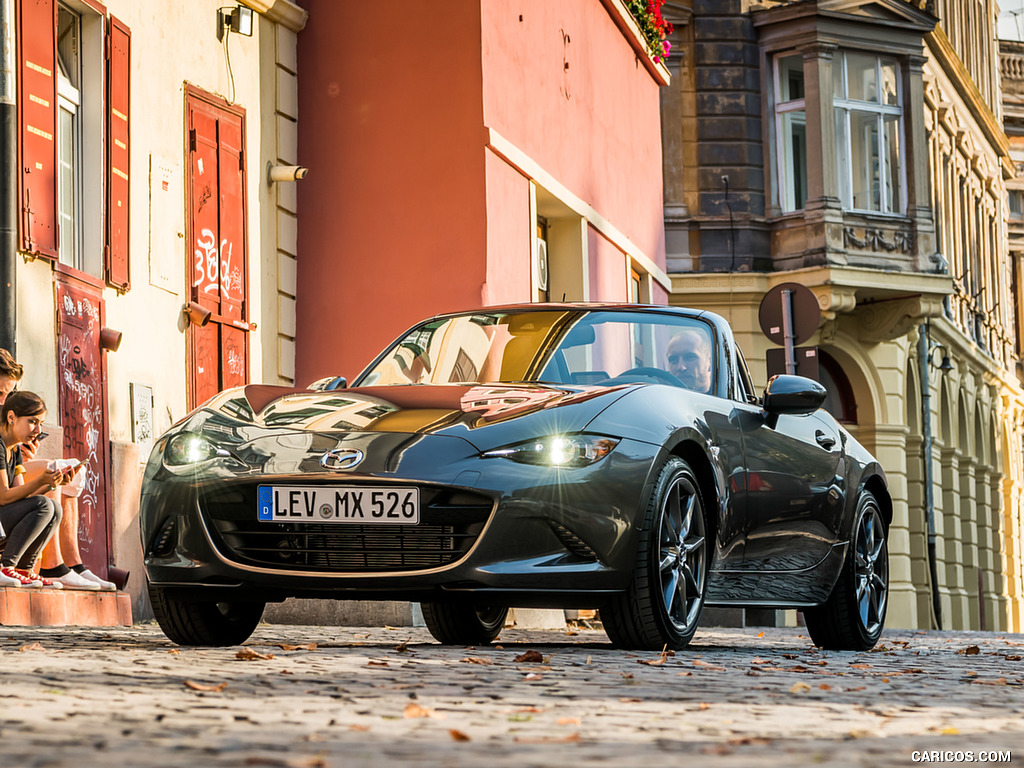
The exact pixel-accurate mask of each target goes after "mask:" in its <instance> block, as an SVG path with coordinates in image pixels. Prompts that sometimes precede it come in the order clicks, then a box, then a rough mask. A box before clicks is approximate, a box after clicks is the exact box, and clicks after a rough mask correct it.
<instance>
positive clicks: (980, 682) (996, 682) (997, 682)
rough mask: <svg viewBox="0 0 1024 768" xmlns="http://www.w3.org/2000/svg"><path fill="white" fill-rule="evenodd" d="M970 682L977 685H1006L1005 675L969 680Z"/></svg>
mask: <svg viewBox="0 0 1024 768" xmlns="http://www.w3.org/2000/svg"><path fill="white" fill-rule="evenodd" d="M971 682H972V683H975V684H977V685H1006V684H1007V683H1006V678H1005V677H997V678H996V679H995V680H971Z"/></svg>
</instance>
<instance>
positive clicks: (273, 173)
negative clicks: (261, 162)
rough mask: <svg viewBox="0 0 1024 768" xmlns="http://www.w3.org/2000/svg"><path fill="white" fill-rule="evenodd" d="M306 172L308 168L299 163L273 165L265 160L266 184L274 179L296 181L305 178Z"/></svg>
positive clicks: (271, 182)
mask: <svg viewBox="0 0 1024 768" xmlns="http://www.w3.org/2000/svg"><path fill="white" fill-rule="evenodd" d="M307 173H309V168H303V167H302V166H301V165H274V164H273V163H271V162H270V161H267V186H268V187H269V186H270V185H271V184H273V183H274V182H275V181H298V180H299V179H304V178H306V174H307Z"/></svg>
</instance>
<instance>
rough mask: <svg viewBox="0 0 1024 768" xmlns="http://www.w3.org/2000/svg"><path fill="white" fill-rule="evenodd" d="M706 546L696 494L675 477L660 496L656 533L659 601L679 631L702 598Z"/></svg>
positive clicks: (695, 614) (693, 618)
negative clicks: (659, 516) (660, 508)
mask: <svg viewBox="0 0 1024 768" xmlns="http://www.w3.org/2000/svg"><path fill="white" fill-rule="evenodd" d="M706 557H707V546H706V541H705V531H704V515H703V514H702V513H701V510H700V505H699V502H698V499H697V491H696V489H695V488H694V487H693V486H692V485H691V484H690V482H689V481H688V479H687V478H685V477H677V478H676V479H675V480H674V481H673V482H672V485H671V486H670V487H669V488H668V491H667V492H666V494H665V496H664V505H663V507H662V512H661V529H660V531H659V534H658V574H659V577H660V581H661V585H660V586H661V598H662V601H663V604H664V607H665V613H666V615H667V616H668V619H669V621H671V622H672V624H673V625H674V626H675V627H676V629H677V630H679V631H681V632H686V631H688V630H689V629H690V628H691V627H692V626H693V623H694V622H695V621H696V620H697V618H698V616H699V614H700V609H701V603H702V601H703V597H704V586H705V578H706V577H705V573H706V568H705V559H706Z"/></svg>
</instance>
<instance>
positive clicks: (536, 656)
mask: <svg viewBox="0 0 1024 768" xmlns="http://www.w3.org/2000/svg"><path fill="white" fill-rule="evenodd" d="M515 661H516V662H517V663H527V664H540V663H541V662H542V661H544V656H543V655H542V654H541V653H540V652H539V651H526V652H525V653H520V654H519V655H518V656H516V658H515Z"/></svg>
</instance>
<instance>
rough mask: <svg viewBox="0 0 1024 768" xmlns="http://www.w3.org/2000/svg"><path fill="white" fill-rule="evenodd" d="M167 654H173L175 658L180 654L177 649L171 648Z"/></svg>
mask: <svg viewBox="0 0 1024 768" xmlns="http://www.w3.org/2000/svg"><path fill="white" fill-rule="evenodd" d="M168 653H173V654H174V655H175V656H177V655H178V654H180V653H181V651H179V650H178V649H177V648H171V650H169V651H168Z"/></svg>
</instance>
